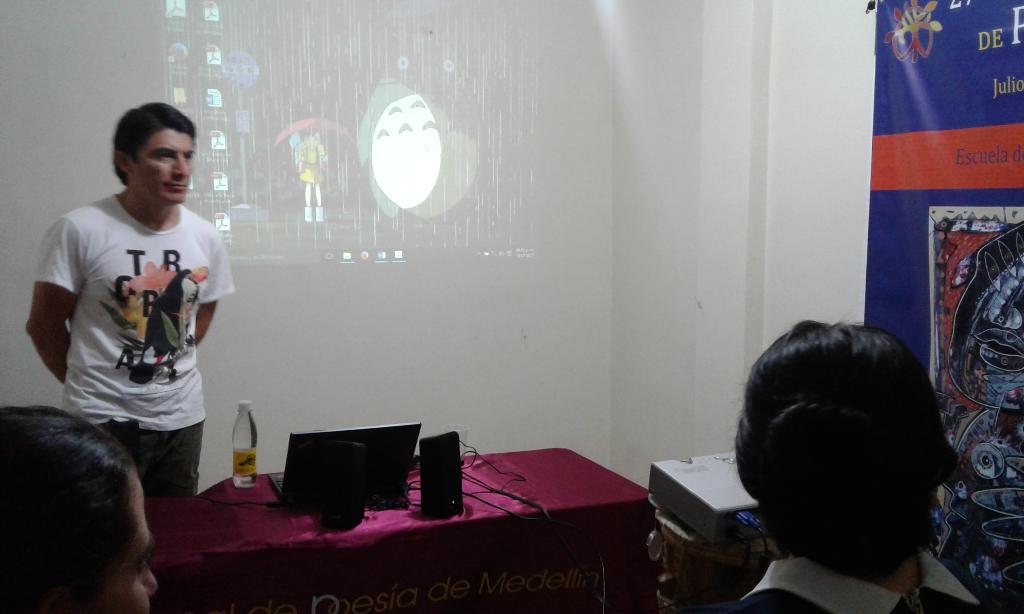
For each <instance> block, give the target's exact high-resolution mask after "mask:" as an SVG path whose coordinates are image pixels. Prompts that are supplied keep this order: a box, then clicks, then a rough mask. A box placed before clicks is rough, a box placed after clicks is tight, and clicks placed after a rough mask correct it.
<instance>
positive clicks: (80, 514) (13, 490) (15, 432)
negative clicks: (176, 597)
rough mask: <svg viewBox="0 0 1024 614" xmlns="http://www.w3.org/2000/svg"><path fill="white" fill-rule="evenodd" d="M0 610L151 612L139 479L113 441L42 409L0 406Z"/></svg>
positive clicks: (148, 546)
mask: <svg viewBox="0 0 1024 614" xmlns="http://www.w3.org/2000/svg"><path fill="white" fill-rule="evenodd" d="M0 472H2V473H0V474H2V475H3V476H4V482H5V484H4V486H5V492H4V494H3V496H2V497H0V610H2V611H4V612H13V613H14V614H27V613H31V614H58V613H59V614H71V613H79V612H80V613H85V612H88V613H91V614H115V613H116V614H137V613H143V614H144V613H146V612H149V598H150V597H151V596H152V595H153V594H154V593H155V592H156V588H157V584H156V579H155V578H154V577H153V573H152V572H151V571H150V569H149V557H150V555H151V554H152V552H153V537H152V535H151V534H150V532H149V528H148V526H147V524H146V517H145V512H144V509H143V495H142V485H141V484H140V483H139V478H138V477H137V475H136V472H135V467H134V465H133V464H132V460H131V458H130V457H129V456H128V454H127V453H126V452H125V451H124V449H123V448H122V447H121V445H120V444H119V443H118V442H117V441H116V440H114V439H113V438H112V437H111V436H110V435H108V434H107V433H106V432H104V431H103V430H101V429H100V428H98V427H96V426H93V425H92V424H89V423H88V422H87V421H85V420H84V419H82V418H79V417H77V416H73V415H71V414H68V413H65V412H63V411H61V410H59V409H54V408H50V407H7V408H2V409H0Z"/></svg>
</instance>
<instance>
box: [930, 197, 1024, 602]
mask: <svg viewBox="0 0 1024 614" xmlns="http://www.w3.org/2000/svg"><path fill="white" fill-rule="evenodd" d="M929 216H930V220H929V230H930V233H931V234H930V236H931V241H930V242H929V243H930V245H931V250H932V251H931V258H930V264H931V266H930V268H931V272H932V276H931V279H932V284H931V313H932V348H931V369H932V374H933V377H934V381H935V387H936V390H937V392H938V395H939V403H940V407H941V408H942V419H943V424H944V426H945V429H946V436H947V438H948V439H949V442H950V443H951V444H952V445H953V447H954V449H955V450H956V452H957V455H958V456H959V462H958V464H957V467H956V469H955V470H954V472H953V475H952V476H951V477H950V478H949V480H948V481H947V482H946V483H945V484H944V487H943V488H942V491H941V493H940V499H941V500H940V504H941V517H939V518H937V521H939V524H940V527H939V528H940V533H939V535H940V543H939V554H940V556H941V557H942V558H943V559H944V560H946V561H955V562H956V563H957V564H960V565H962V566H964V567H965V570H964V571H966V572H968V573H969V574H970V576H971V577H973V578H975V579H976V580H977V582H978V583H979V585H980V586H979V587H978V588H980V589H982V590H983V591H985V592H986V593H987V594H988V597H989V598H990V599H991V600H992V602H993V604H994V605H996V606H997V607H1003V608H1007V609H1006V610H1005V611H1011V610H1012V608H1013V607H1014V606H1013V604H1014V603H1020V599H1021V594H1022V593H1021V591H1022V589H1024V544H1022V541H1024V452H1022V450H1024V205H1022V206H1021V207H962V208H956V207H932V208H931V209H930V210H929Z"/></svg>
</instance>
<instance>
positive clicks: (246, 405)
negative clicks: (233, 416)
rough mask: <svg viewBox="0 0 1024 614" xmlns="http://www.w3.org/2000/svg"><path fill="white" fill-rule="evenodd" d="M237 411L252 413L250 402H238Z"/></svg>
mask: <svg viewBox="0 0 1024 614" xmlns="http://www.w3.org/2000/svg"><path fill="white" fill-rule="evenodd" d="M238 411H252V401H239V402H238Z"/></svg>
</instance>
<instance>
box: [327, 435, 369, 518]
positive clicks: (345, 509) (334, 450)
mask: <svg viewBox="0 0 1024 614" xmlns="http://www.w3.org/2000/svg"><path fill="white" fill-rule="evenodd" d="M317 452H318V454H320V461H321V464H320V466H321V467H323V468H324V470H325V471H324V475H323V491H322V496H321V501H322V502H323V517H322V522H323V526H324V528H327V529H343V530H348V529H351V528H353V527H356V526H358V525H359V523H360V522H362V521H363V507H364V505H365V503H366V446H365V445H364V444H361V443H356V442H353V441H325V442H323V443H322V444H320V446H319V448H318V450H317Z"/></svg>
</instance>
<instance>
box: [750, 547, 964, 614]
mask: <svg viewBox="0 0 1024 614" xmlns="http://www.w3.org/2000/svg"><path fill="white" fill-rule="evenodd" d="M918 560H920V562H921V587H928V588H930V589H931V590H933V591H936V592H939V593H945V594H946V595H949V596H950V597H953V598H955V599H959V600H960V601H964V602H967V603H971V604H977V603H978V600H977V599H976V598H975V597H974V595H972V594H971V593H970V592H969V591H968V590H967V589H966V588H964V587H963V585H962V584H960V582H959V581H957V579H956V577H954V576H953V574H952V573H950V571H949V570H948V569H946V568H945V567H944V566H943V565H942V563H940V562H939V561H938V560H937V559H936V558H935V557H934V556H932V555H931V554H930V553H921V554H920V555H918ZM772 588H776V589H781V590H784V591H787V592H790V593H793V594H795V595H797V596H798V597H803V598H804V599H806V600H807V601H810V602H811V603H813V604H814V605H816V606H818V607H819V608H822V609H823V610H827V611H828V612H831V613H833V614H845V613H846V612H858V613H859V614H889V612H892V610H893V608H895V607H896V605H897V604H898V603H899V601H900V598H901V597H902V595H900V594H899V593H896V592H893V591H890V590H888V589H884V588H882V587H881V586H878V585H877V584H872V583H870V582H865V581H864V580H858V579H857V578H853V577H850V576H844V575H842V574H839V573H836V572H834V571H832V570H830V569H828V568H827V567H824V566H822V565H819V564H818V563H815V562H814V561H812V560H810V559H808V558H804V557H796V558H791V559H781V560H778V561H774V562H772V564H771V565H769V566H768V571H766V572H765V574H764V577H763V578H761V581H760V582H758V584H757V586H755V587H754V590H752V591H750V593H748V595H752V594H754V593H756V592H759V591H764V590H768V589H772Z"/></svg>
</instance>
